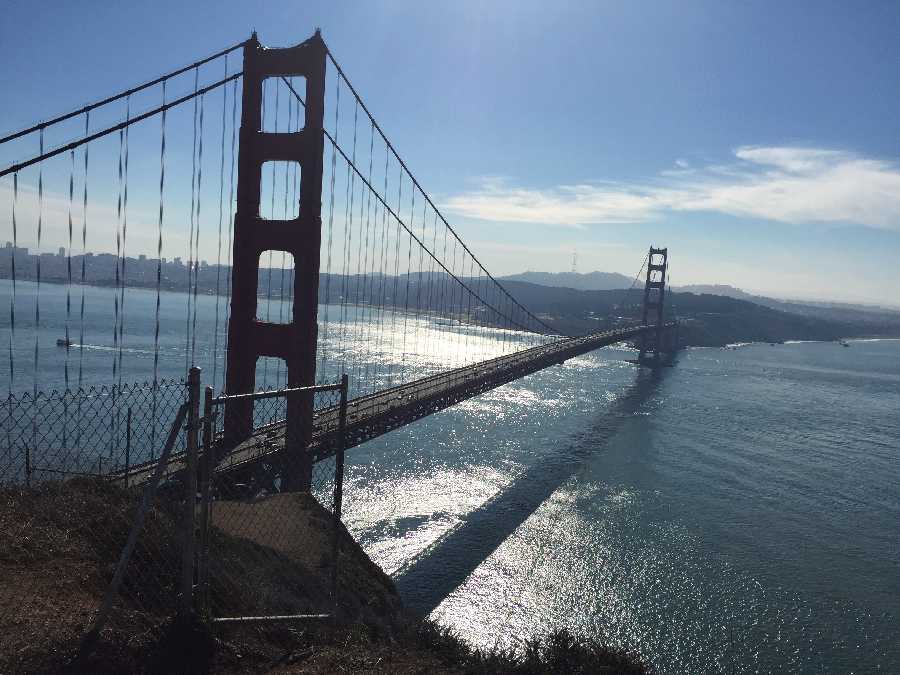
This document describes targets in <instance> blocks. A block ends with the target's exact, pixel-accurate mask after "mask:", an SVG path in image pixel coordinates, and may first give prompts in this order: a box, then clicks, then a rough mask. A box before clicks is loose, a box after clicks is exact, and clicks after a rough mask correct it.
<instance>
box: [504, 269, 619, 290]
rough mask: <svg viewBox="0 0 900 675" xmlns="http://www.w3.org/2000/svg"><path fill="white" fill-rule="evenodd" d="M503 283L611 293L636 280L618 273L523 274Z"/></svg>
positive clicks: (508, 278)
mask: <svg viewBox="0 0 900 675" xmlns="http://www.w3.org/2000/svg"><path fill="white" fill-rule="evenodd" d="M501 281H524V282H526V283H531V284H539V285H541V286H555V287H560V288H574V289H575V290H577V291H611V290H615V289H617V288H630V287H631V283H632V282H633V281H634V279H630V278H628V277H626V276H625V275H624V274H619V273H618V272H587V273H586V274H580V273H578V272H532V271H528V272H522V273H521V274H511V275H509V276H506V277H503V278H502V279H501Z"/></svg>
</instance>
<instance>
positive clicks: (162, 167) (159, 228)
mask: <svg viewBox="0 0 900 675" xmlns="http://www.w3.org/2000/svg"><path fill="white" fill-rule="evenodd" d="M162 99H163V105H165V103H166V81H165V80H163V83H162ZM165 185H166V111H165V109H164V110H163V112H162V119H161V122H160V140H159V218H158V220H157V223H156V232H157V238H156V313H155V315H154V325H153V410H152V415H153V417H152V423H151V425H150V434H151V436H150V453H151V454H150V459H154V458H155V456H156V407H157V393H158V389H159V306H160V299H161V296H160V286H161V283H162V249H163V207H164V202H163V195H164V192H165Z"/></svg>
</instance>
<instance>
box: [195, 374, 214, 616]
mask: <svg viewBox="0 0 900 675" xmlns="http://www.w3.org/2000/svg"><path fill="white" fill-rule="evenodd" d="M214 444H215V411H214V409H213V388H212V387H210V386H207V387H206V389H205V390H204V396H203V456H202V461H203V465H202V468H201V470H200V555H199V565H198V574H197V585H198V587H199V588H200V593H201V597H202V599H201V602H202V605H203V607H204V609H205V608H208V605H209V522H210V515H211V514H210V509H211V508H212V504H211V503H210V500H211V484H212V479H213V471H214V470H215V466H216V464H215V459H214V458H213V446H214Z"/></svg>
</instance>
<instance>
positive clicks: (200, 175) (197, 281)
mask: <svg viewBox="0 0 900 675" xmlns="http://www.w3.org/2000/svg"><path fill="white" fill-rule="evenodd" d="M205 102H206V94H201V95H200V141H199V143H198V149H197V217H196V218H195V225H196V227H195V230H194V237H195V239H194V318H193V324H192V326H191V365H192V366H193V365H194V364H195V363H196V362H197V288H198V286H199V285H200V195H201V188H202V187H203V111H204V108H205Z"/></svg>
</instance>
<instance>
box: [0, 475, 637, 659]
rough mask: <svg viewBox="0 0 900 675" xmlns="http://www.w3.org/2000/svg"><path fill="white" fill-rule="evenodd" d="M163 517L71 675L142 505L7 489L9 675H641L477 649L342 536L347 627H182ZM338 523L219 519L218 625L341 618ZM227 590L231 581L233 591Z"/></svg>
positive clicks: (305, 500) (292, 507)
mask: <svg viewBox="0 0 900 675" xmlns="http://www.w3.org/2000/svg"><path fill="white" fill-rule="evenodd" d="M168 499H169V501H167V498H165V497H162V498H160V499H159V500H157V503H156V504H154V506H153V508H152V509H151V511H150V513H149V514H148V517H147V521H146V524H145V527H144V530H143V532H142V535H141V538H140V545H139V547H138V553H139V554H138V555H137V556H136V558H135V560H134V562H133V564H132V565H130V566H129V569H128V572H127V574H126V579H125V583H124V584H123V588H122V593H121V597H120V599H119V602H118V604H117V607H116V611H115V612H114V614H113V617H112V620H111V622H110V624H109V626H108V627H107V628H106V629H105V630H104V631H103V633H102V635H101V640H100V641H99V643H98V645H97V648H96V650H95V651H94V652H93V653H92V655H91V656H90V657H89V658H88V659H86V660H83V661H81V662H74V661H73V660H72V657H73V656H74V655H75V654H76V653H77V648H78V645H79V643H80V639H81V636H82V635H83V634H84V632H85V630H86V629H87V628H88V627H89V626H90V625H91V623H92V621H93V618H94V614H95V612H96V610H97V608H98V607H99V604H100V601H101V599H102V596H103V593H104V590H105V589H106V587H107V586H108V584H109V581H110V579H111V578H112V575H113V571H114V566H115V561H116V560H117V559H118V556H119V553H120V551H121V548H122V545H123V544H124V542H125V539H126V537H127V535H128V531H129V528H130V525H131V522H132V519H133V516H134V513H135V509H136V506H137V501H138V497H137V495H136V494H134V493H131V492H127V491H125V490H121V489H119V488H116V487H114V486H112V485H110V484H108V483H104V482H100V481H93V480H71V481H65V482H59V483H46V484H43V485H41V486H40V487H38V488H36V489H32V490H5V491H2V492H0V574H2V575H3V580H4V583H3V584H2V585H0V673H7V672H10V673H30V672H34V673H37V672H41V673H46V672H59V673H62V672H67V673H81V672H89V673H96V674H98V675H103V674H112V673H166V674H169V673H223V674H227V673H234V674H235V675H237V674H244V673H279V674H284V675H287V674H295V673H296V674H300V673H309V674H323V675H324V674H325V673H329V674H330V673H354V674H357V675H364V674H365V675H387V674H388V673H390V674H397V675H414V674H425V673H429V674H430V673H434V674H435V675H487V674H488V673H490V674H499V675H504V674H505V675H538V674H543V673H572V674H574V675H578V674H586V673H646V672H649V671H648V670H647V669H646V667H644V666H642V665H641V664H640V663H638V662H637V661H636V660H635V659H633V658H632V657H631V656H629V655H627V654H623V653H621V652H617V651H615V650H610V649H607V648H605V647H604V646H603V645H601V644H597V643H594V642H584V641H579V640H576V639H574V638H572V637H571V636H569V635H567V634H565V633H557V634H554V635H551V636H548V637H546V638H545V639H543V640H538V641H534V642H532V643H530V644H529V646H528V648H527V649H526V650H525V652H524V653H520V654H512V653H504V652H499V653H498V652H489V653H485V652H480V651H478V650H473V649H471V648H470V647H468V646H467V645H466V644H465V643H463V642H462V641H461V640H459V639H458V638H456V637H455V636H454V635H453V634H452V633H451V632H450V631H448V630H446V629H442V628H439V627H437V626H436V625H434V624H432V623H429V622H420V621H418V620H414V619H411V618H409V617H405V616H404V612H403V609H402V604H401V602H400V599H399V597H398V596H397V593H396V590H395V589H394V586H393V583H392V582H391V580H390V579H389V578H388V577H387V576H386V575H385V574H384V573H383V572H382V571H381V569H379V568H378V567H377V566H376V565H375V564H374V563H372V561H371V560H370V559H369V558H368V556H366V554H365V553H364V552H363V551H362V549H360V547H359V546H358V545H357V544H356V542H355V541H354V540H353V539H352V537H351V536H350V535H349V533H347V531H346V530H345V529H344V528H343V527H341V528H340V529H339V551H340V553H339V555H340V563H341V575H340V583H339V587H338V591H339V592H338V609H339V612H338V617H339V619H340V622H339V623H338V624H337V625H336V624H334V623H332V622H327V623H324V624H310V623H299V624H278V625H271V626H239V627H234V626H228V627H223V626H221V625H219V626H218V627H217V629H216V631H215V633H213V632H211V629H210V626H209V625H208V624H204V623H202V622H200V621H199V620H198V621H195V623H193V624H192V625H189V626H184V625H176V624H175V623H174V622H173V621H172V620H171V616H172V614H173V610H174V601H175V589H176V587H177V582H178V560H179V559H180V558H179V555H180V551H179V545H178V528H177V527H176V523H177V522H178V518H177V517H176V516H177V514H179V513H180V509H181V507H182V505H181V504H179V502H178V501H177V499H173V498H168ZM331 523H332V521H331V516H330V514H328V512H327V511H325V510H324V509H322V507H321V506H320V505H319V504H318V503H317V502H316V501H315V499H314V498H312V497H311V496H310V495H306V494H296V493H295V494H281V495H273V496H271V497H268V498H265V499H261V500H258V501H254V502H217V503H216V504H215V506H214V508H213V525H214V527H213V529H212V537H213V549H212V550H213V553H214V554H215V555H214V556H213V558H212V559H211V577H212V589H211V590H212V595H213V596H214V597H217V598H218V603H219V605H218V606H217V608H216V609H217V610H218V611H219V612H220V614H219V615H228V614H235V613H240V612H241V611H243V610H245V609H246V608H247V607H259V606H263V605H266V604H268V605H269V606H271V607H274V608H276V609H278V608H282V609H283V610H284V611H288V612H290V611H296V610H297V609H298V608H303V607H305V608H315V607H317V606H322V605H328V606H329V607H330V606H331V603H330V599H329V596H328V593H329V589H330V584H329V580H330V564H331V545H332V543H331V542H332V539H331V536H332V529H331ZM229 580H232V581H234V582H236V583H234V584H229V583H228V581H229Z"/></svg>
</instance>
